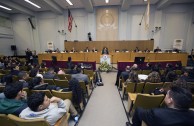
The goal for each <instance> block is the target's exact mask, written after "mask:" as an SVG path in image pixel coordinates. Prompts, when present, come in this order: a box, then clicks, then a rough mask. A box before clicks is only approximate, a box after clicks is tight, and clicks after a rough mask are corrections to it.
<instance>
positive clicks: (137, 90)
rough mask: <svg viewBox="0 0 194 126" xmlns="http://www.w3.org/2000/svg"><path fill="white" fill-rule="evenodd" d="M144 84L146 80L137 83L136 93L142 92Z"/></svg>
mask: <svg viewBox="0 0 194 126" xmlns="http://www.w3.org/2000/svg"><path fill="white" fill-rule="evenodd" d="M144 85H145V83H144V82H140V83H137V85H136V89H135V93H142V91H143V88H144Z"/></svg>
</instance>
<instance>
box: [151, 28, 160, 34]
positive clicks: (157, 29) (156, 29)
mask: <svg viewBox="0 0 194 126" xmlns="http://www.w3.org/2000/svg"><path fill="white" fill-rule="evenodd" d="M160 30H161V27H158V26H156V27H155V29H154V30H152V32H153V33H156V32H158V31H160Z"/></svg>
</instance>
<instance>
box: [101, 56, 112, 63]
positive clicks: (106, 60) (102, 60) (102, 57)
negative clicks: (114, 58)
mask: <svg viewBox="0 0 194 126" xmlns="http://www.w3.org/2000/svg"><path fill="white" fill-rule="evenodd" d="M104 62H107V63H108V64H109V65H111V55H100V63H104Z"/></svg>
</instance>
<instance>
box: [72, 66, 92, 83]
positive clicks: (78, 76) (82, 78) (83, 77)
mask: <svg viewBox="0 0 194 126" xmlns="http://www.w3.org/2000/svg"><path fill="white" fill-rule="evenodd" d="M71 78H72V79H73V78H75V79H77V80H78V81H84V82H85V84H86V85H87V84H88V83H89V78H88V75H86V74H83V73H82V70H81V68H79V67H78V68H77V74H72V75H71Z"/></svg>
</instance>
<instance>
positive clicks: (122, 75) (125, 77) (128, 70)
mask: <svg viewBox="0 0 194 126" xmlns="http://www.w3.org/2000/svg"><path fill="white" fill-rule="evenodd" d="M130 71H131V70H130V66H126V67H125V71H123V72H122V73H121V76H120V77H122V78H123V79H124V81H126V80H127V78H129V73H130Z"/></svg>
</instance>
